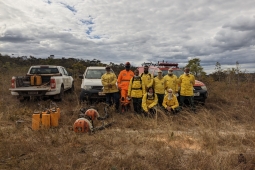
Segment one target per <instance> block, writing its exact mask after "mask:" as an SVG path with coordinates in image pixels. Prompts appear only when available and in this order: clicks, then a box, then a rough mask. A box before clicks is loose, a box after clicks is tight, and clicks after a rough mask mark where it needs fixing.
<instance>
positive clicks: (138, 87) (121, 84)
mask: <svg viewBox="0 0 255 170" xmlns="http://www.w3.org/2000/svg"><path fill="white" fill-rule="evenodd" d="M130 67H131V65H130V63H129V62H126V63H125V69H124V70H122V71H121V72H120V73H119V75H118V78H117V77H116V75H115V74H114V73H113V72H112V71H111V67H110V66H106V68H105V69H106V73H105V74H103V75H102V77H101V81H102V84H103V86H104V88H103V92H104V93H105V95H106V103H107V104H108V105H109V106H111V105H113V104H114V105H115V109H116V111H117V112H120V113H123V112H126V111H130V110H131V107H130V104H131V101H132V103H133V108H134V112H135V113H137V114H144V115H145V116H149V115H151V114H155V111H156V109H155V108H156V106H159V107H160V108H163V109H164V110H165V112H166V113H173V114H177V113H178V112H179V111H180V110H181V109H182V107H183V105H184V101H185V100H187V101H188V103H189V104H190V107H191V110H192V111H193V112H195V111H196V108H195V105H194V99H193V85H194V84H195V77H194V76H193V75H192V74H190V69H189V68H185V69H184V74H183V75H181V76H180V77H179V78H177V76H176V75H174V74H173V69H172V68H169V70H168V74H167V75H165V76H163V75H162V71H161V70H160V69H158V74H157V76H156V77H154V76H153V75H152V74H150V73H149V71H148V69H149V67H148V66H146V65H145V66H144V72H143V73H141V74H139V70H135V71H134V72H133V71H132V70H130ZM116 83H117V85H116ZM179 94H180V95H179ZM177 97H178V99H177ZM179 103H180V104H179ZM119 104H120V105H121V110H119Z"/></svg>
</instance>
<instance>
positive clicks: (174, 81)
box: [164, 74, 178, 93]
mask: <svg viewBox="0 0 255 170" xmlns="http://www.w3.org/2000/svg"><path fill="white" fill-rule="evenodd" d="M164 79H165V87H166V90H167V89H172V90H173V92H174V93H177V92H178V78H177V76H176V75H174V74H173V75H171V76H169V75H165V76H164Z"/></svg>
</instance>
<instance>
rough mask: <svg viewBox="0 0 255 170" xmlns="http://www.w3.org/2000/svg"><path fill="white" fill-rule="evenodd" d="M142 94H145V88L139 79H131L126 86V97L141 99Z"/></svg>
mask: <svg viewBox="0 0 255 170" xmlns="http://www.w3.org/2000/svg"><path fill="white" fill-rule="evenodd" d="M143 94H145V87H144V84H143V81H142V79H141V77H140V76H138V77H135V76H134V77H132V78H131V79H130V82H129V86H128V96H131V97H135V98H142V97H143Z"/></svg>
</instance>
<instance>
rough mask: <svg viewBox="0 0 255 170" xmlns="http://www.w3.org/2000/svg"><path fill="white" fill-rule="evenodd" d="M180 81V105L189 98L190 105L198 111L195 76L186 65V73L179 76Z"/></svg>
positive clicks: (194, 110) (193, 109)
mask: <svg viewBox="0 0 255 170" xmlns="http://www.w3.org/2000/svg"><path fill="white" fill-rule="evenodd" d="M179 83H180V87H181V90H180V106H181V107H182V106H183V105H184V101H185V99H187V100H188V102H189V104H190V107H191V109H192V111H193V112H196V107H195V104H194V92H193V86H194V84H195V77H194V76H193V75H192V74H190V69H189V68H188V67H186V68H185V69H184V74H182V75H181V76H180V78H179Z"/></svg>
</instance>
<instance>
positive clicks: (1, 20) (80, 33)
mask: <svg viewBox="0 0 255 170" xmlns="http://www.w3.org/2000/svg"><path fill="white" fill-rule="evenodd" d="M0 53H1V54H3V55H4V54H8V55H11V56H15V57H17V56H30V55H32V56H34V57H36V58H47V57H49V56H50V55H54V56H55V58H62V57H65V58H69V57H72V58H78V59H84V60H87V59H88V60H93V59H98V60H101V62H102V63H106V64H108V63H110V62H113V63H116V64H119V63H125V62H126V61H129V62H131V64H132V65H134V66H140V65H141V63H143V62H157V61H162V60H165V61H168V62H175V63H179V65H180V66H185V65H186V64H187V63H188V61H189V60H190V59H193V58H199V59H200V60H201V65H202V67H203V68H204V71H205V72H206V73H211V72H213V71H215V70H214V69H215V64H216V62H219V63H220V64H221V67H222V69H227V68H232V67H235V65H236V61H238V62H239V64H240V67H241V70H242V71H244V70H246V71H247V72H255V0H242V1H240V0H214V1H212V0H196V1H194V0H192V1H190V0H29V1H28V0H0Z"/></svg>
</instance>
